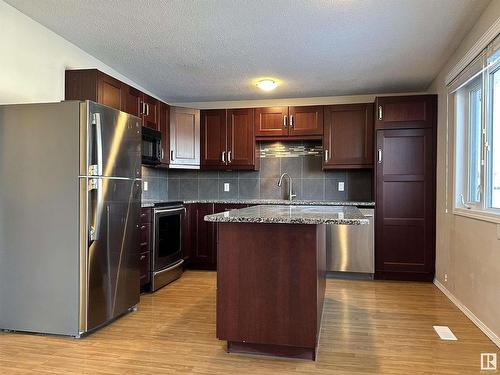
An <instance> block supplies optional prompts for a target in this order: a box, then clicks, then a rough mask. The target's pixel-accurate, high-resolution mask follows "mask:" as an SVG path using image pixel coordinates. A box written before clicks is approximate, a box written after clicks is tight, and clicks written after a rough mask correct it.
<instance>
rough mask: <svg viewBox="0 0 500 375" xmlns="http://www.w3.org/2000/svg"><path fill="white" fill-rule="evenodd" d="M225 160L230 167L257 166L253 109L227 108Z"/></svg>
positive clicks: (251, 167)
mask: <svg viewBox="0 0 500 375" xmlns="http://www.w3.org/2000/svg"><path fill="white" fill-rule="evenodd" d="M226 119H227V122H226V126H227V132H226V135H227V162H228V166H230V167H231V168H234V167H236V168H238V169H245V168H248V169H254V168H258V160H259V158H258V157H257V156H256V155H255V154H256V143H255V126H254V110H253V109H251V108H250V109H249V108H244V109H228V110H227V116H226Z"/></svg>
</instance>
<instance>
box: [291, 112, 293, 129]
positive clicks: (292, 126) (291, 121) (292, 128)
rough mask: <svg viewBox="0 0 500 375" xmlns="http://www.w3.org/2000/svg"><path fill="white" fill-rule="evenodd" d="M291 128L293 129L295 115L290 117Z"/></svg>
mask: <svg viewBox="0 0 500 375" xmlns="http://www.w3.org/2000/svg"><path fill="white" fill-rule="evenodd" d="M290 128H292V129H293V115H290Z"/></svg>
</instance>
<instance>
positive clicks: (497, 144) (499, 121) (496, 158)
mask: <svg viewBox="0 0 500 375" xmlns="http://www.w3.org/2000/svg"><path fill="white" fill-rule="evenodd" d="M490 82H491V88H492V89H491V96H492V97H491V103H492V105H491V117H490V118H491V121H492V124H491V132H492V134H491V137H490V139H491V141H490V144H491V146H490V147H491V158H490V160H491V169H490V170H491V172H490V173H491V176H490V178H491V180H490V181H491V184H490V189H491V191H490V192H489V193H490V197H491V207H493V208H500V69H497V70H496V71H495V72H493V73H492V74H491V81H490Z"/></svg>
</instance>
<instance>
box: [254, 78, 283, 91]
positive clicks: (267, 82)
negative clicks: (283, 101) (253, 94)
mask: <svg viewBox="0 0 500 375" xmlns="http://www.w3.org/2000/svg"><path fill="white" fill-rule="evenodd" d="M257 87H258V88H259V89H261V90H264V91H271V90H274V89H275V88H276V87H278V84H277V83H276V81H275V80H272V79H261V80H260V81H259V82H257Z"/></svg>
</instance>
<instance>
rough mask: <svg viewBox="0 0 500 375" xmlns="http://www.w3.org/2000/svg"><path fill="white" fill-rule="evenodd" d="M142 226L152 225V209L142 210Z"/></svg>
mask: <svg viewBox="0 0 500 375" xmlns="http://www.w3.org/2000/svg"><path fill="white" fill-rule="evenodd" d="M139 222H140V223H141V224H150V223H151V208H141V214H140V220H139Z"/></svg>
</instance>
